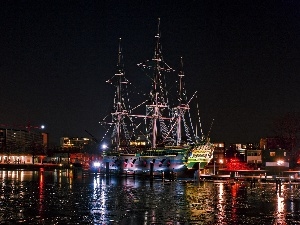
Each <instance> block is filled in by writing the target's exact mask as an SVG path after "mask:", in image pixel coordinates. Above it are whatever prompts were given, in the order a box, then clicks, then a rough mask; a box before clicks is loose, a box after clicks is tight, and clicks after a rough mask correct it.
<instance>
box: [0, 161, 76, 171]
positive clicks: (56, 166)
mask: <svg viewBox="0 0 300 225" xmlns="http://www.w3.org/2000/svg"><path fill="white" fill-rule="evenodd" d="M74 167H79V166H78V165H77V164H76V165H74V164H52V163H43V164H42V163H35V164H21V163H20V164H15V163H1V164H0V169H24V170H39V169H44V170H53V169H72V168H74Z"/></svg>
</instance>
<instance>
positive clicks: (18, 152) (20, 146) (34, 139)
mask: <svg viewBox="0 0 300 225" xmlns="http://www.w3.org/2000/svg"><path fill="white" fill-rule="evenodd" d="M47 146H48V134H47V133H40V132H37V131H30V130H22V129H11V128H0V163H18V164H20V163H25V164H26V163H29V164H32V163H39V162H42V158H43V157H45V152H46V149H47Z"/></svg>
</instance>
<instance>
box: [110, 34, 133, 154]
mask: <svg viewBox="0 0 300 225" xmlns="http://www.w3.org/2000/svg"><path fill="white" fill-rule="evenodd" d="M122 59H123V55H122V48H121V38H119V49H118V62H117V68H116V73H115V75H114V76H113V77H112V78H111V79H109V80H107V81H106V82H107V83H110V84H112V85H114V86H115V88H116V90H115V99H114V106H113V112H112V113H111V116H112V121H111V123H110V125H112V126H114V128H113V133H112V136H111V139H112V145H113V146H115V150H116V151H119V150H120V145H121V134H123V136H124V137H123V136H122V138H125V140H126V144H127V145H128V144H129V143H128V142H129V133H128V131H127V127H126V123H125V122H124V120H125V117H127V115H128V110H127V108H126V107H127V106H126V104H125V100H124V96H123V94H124V93H123V92H122V88H123V85H127V84H128V80H127V79H126V78H125V72H124V64H123V60H122ZM122 129H123V133H122Z"/></svg>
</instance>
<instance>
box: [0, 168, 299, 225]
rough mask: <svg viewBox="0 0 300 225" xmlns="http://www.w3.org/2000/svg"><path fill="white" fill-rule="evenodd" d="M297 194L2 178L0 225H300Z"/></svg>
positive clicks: (73, 177) (53, 177)
mask: <svg viewBox="0 0 300 225" xmlns="http://www.w3.org/2000/svg"><path fill="white" fill-rule="evenodd" d="M299 189H300V186H298V184H293V183H285V184H282V185H281V186H280V187H277V188H276V184H275V183H260V182H257V183H256V184H255V185H253V184H252V185H250V183H246V182H239V181H236V182H226V181H224V182H211V181H206V182H194V181H187V180H177V181H162V180H153V181H150V180H149V179H147V178H144V179H142V178H135V179H134V178H133V177H127V178H126V177H123V178H115V177H105V176H100V175H95V174H92V175H84V174H82V173H81V172H80V171H79V172H76V173H74V172H73V171H69V170H55V171H42V170H41V171H21V170H20V171H0V198H1V199H0V224H124V225H125V224H126V225H129V224H170V225H171V224H172V225H173V224H300V216H299V212H300V207H299V206H300V190H299Z"/></svg>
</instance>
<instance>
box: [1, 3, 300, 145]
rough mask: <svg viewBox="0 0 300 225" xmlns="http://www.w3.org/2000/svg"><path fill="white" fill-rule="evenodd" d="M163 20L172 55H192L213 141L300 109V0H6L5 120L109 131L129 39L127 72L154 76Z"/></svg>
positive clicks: (253, 136) (80, 132) (60, 129)
mask: <svg viewBox="0 0 300 225" xmlns="http://www.w3.org/2000/svg"><path fill="white" fill-rule="evenodd" d="M157 18H161V43H162V47H163V49H162V52H163V56H164V60H165V61H166V62H167V63H168V64H169V65H171V66H172V67H173V68H174V69H177V68H178V67H179V59H180V57H181V56H182V57H183V60H184V72H185V75H186V76H185V82H186V86H187V87H188V92H189V94H190V96H191V95H192V94H193V93H194V92H195V91H198V98H197V101H198V102H199V106H200V114H201V121H202V126H203V130H204V132H206V133H207V132H208V130H209V127H210V124H211V122H212V120H213V119H214V124H213V127H212V131H211V134H210V136H211V140H212V141H213V142H221V141H224V142H226V143H232V142H239V143H240V142H258V141H259V139H260V138H261V137H266V136H272V131H271V129H270V128H271V127H272V126H271V124H272V121H274V119H275V118H276V117H278V116H280V115H283V114H285V113H287V112H300V38H299V37H300V1H298V0H287V1H284V0H282V1H276V0H274V1H261V0H257V1H246V0H241V1H228V0H227V1H225V0H224V1H211V0H207V1H203V0H197V1H188V0H182V1H176V0H175V1H155V0H153V1H139V0H136V1H125V0H124V1H121V0H120V1H114V0H108V1H89V0H82V1H71V0H68V1H67V0H65V1H63V0H59V1H40V0H39V1H33V0H32V1H29V0H28V1H26V0H22V1H12V0H1V2H0V76H1V80H0V109H1V110H0V124H8V125H9V124H17V125H24V126H26V125H27V123H28V122H29V121H30V124H31V125H33V126H35V125H41V124H44V125H45V126H46V130H45V131H46V132H48V133H49V135H50V139H51V142H54V143H58V142H59V138H60V137H62V136H79V137H81V136H85V137H89V135H88V134H87V133H86V132H85V130H88V131H89V132H90V133H92V134H93V135H94V136H95V137H96V138H98V139H101V138H102V136H103V132H104V129H103V128H102V126H101V125H100V124H99V123H98V122H99V121H101V119H102V118H103V117H104V116H105V115H106V114H108V113H109V112H110V110H111V109H112V104H113V93H114V88H113V86H111V85H109V84H107V83H106V82H105V81H106V80H108V79H109V78H111V77H112V76H113V75H114V73H115V69H116V63H117V51H118V38H122V47H123V54H124V63H125V71H126V77H127V79H128V80H130V81H131V82H132V83H134V84H136V85H137V86H139V85H140V86H141V87H142V88H143V85H144V84H143V83H147V82H149V79H148V78H147V77H146V76H143V73H142V72H141V70H140V69H139V68H138V67H137V63H140V62H143V61H145V60H147V59H151V57H152V56H153V50H154V44H155V39H154V36H155V34H156V30H157Z"/></svg>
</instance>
